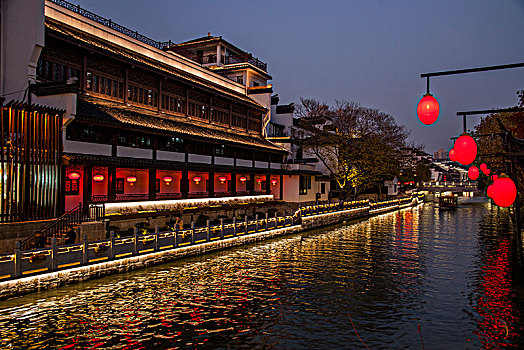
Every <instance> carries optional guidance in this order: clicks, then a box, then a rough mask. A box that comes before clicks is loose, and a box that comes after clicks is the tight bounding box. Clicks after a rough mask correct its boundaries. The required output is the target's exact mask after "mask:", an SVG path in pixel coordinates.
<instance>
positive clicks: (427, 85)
mask: <svg viewBox="0 0 524 350" xmlns="http://www.w3.org/2000/svg"><path fill="white" fill-rule="evenodd" d="M426 90H427V91H426V92H427V93H428V94H429V77H426Z"/></svg>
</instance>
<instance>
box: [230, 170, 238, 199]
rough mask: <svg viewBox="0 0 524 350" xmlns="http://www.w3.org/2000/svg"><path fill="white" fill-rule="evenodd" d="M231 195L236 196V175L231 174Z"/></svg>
mask: <svg viewBox="0 0 524 350" xmlns="http://www.w3.org/2000/svg"><path fill="white" fill-rule="evenodd" d="M231 195H232V196H236V195H237V173H231Z"/></svg>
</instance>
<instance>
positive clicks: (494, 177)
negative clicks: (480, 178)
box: [491, 175, 499, 182]
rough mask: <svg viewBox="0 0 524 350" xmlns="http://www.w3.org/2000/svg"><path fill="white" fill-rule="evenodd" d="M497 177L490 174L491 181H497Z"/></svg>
mask: <svg viewBox="0 0 524 350" xmlns="http://www.w3.org/2000/svg"><path fill="white" fill-rule="evenodd" d="M498 178H499V176H498V175H492V176H491V180H493V182H495V181H497V179H498Z"/></svg>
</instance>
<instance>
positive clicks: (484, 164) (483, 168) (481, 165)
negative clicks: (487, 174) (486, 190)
mask: <svg viewBox="0 0 524 350" xmlns="http://www.w3.org/2000/svg"><path fill="white" fill-rule="evenodd" d="M487 168H488V166H487V165H486V163H482V164H480V170H481V171H482V172H484V171H486V169H487Z"/></svg>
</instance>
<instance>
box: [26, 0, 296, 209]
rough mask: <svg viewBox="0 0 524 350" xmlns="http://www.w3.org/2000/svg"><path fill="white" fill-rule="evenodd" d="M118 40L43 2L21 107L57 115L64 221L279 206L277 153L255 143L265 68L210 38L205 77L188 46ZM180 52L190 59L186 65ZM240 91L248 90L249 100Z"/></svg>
mask: <svg viewBox="0 0 524 350" xmlns="http://www.w3.org/2000/svg"><path fill="white" fill-rule="evenodd" d="M104 21H106V22H104ZM124 29H125V28H123V27H120V26H118V25H116V24H114V23H111V22H109V23H108V22H107V20H105V19H103V18H102V17H99V16H97V15H95V14H92V13H90V12H88V11H86V10H83V9H80V8H78V7H77V6H74V5H71V4H69V3H67V2H65V1H58V0H53V1H46V2H45V47H44V48H43V49H42V52H41V54H40V55H39V59H38V63H37V67H36V84H35V85H33V86H32V89H31V90H32V94H31V98H32V100H33V102H36V103H38V104H43V105H47V106H53V107H57V108H61V109H63V110H65V116H64V118H63V159H64V174H63V177H64V184H63V193H64V209H65V210H69V209H72V208H74V207H75V206H77V205H78V204H79V203H84V204H86V203H110V202H133V201H145V200H147V201H154V200H169V199H181V198H207V197H229V196H243V195H244V196H248V195H257V194H259V195H262V194H263V195H273V198H274V199H282V191H283V188H282V186H281V184H282V178H283V175H284V173H283V170H282V162H283V158H284V156H285V155H286V150H284V149H282V148H281V147H279V146H276V145H274V144H273V143H271V142H269V141H268V140H267V139H266V138H265V137H264V135H263V132H262V130H263V123H264V118H267V116H268V115H269V108H268V107H269V103H267V104H266V105H265V104H264V103H263V101H264V99H263V98H261V96H264V94H266V95H268V96H269V95H270V91H271V86H267V79H270V78H271V77H270V76H269V75H268V74H267V72H266V71H265V70H266V69H267V68H266V67H267V66H266V65H265V64H263V63H262V62H260V61H258V60H256V59H253V58H252V57H251V56H246V55H247V54H245V53H244V55H243V53H242V51H240V50H238V49H236V48H235V49H236V50H237V51H234V47H233V45H231V44H229V43H227V42H225V41H223V40H222V39H220V38H218V39H217V40H215V41H216V42H215V43H214V44H213V45H215V46H214V47H215V51H216V50H221V51H220V52H221V53H223V54H224V57H223V58H222V57H221V55H220V54H219V55H218V57H219V62H218V64H215V65H213V67H211V66H210V64H209V63H210V62H208V61H209V56H208V55H207V56H205V57H206V60H207V61H206V62H204V61H203V59H200V58H202V57H204V56H202V55H201V53H202V52H204V54H207V51H205V50H207V49H203V48H202V46H199V45H200V44H201V43H199V42H198V40H197V41H193V42H192V44H191V45H183V44H179V45H174V44H173V43H171V42H166V43H161V42H156V41H152V40H151V39H148V38H145V37H142V36H140V35H139V34H137V33H136V34H135V32H130V31H126V30H124ZM206 45H207V44H206ZM175 48H176V49H175ZM182 48H183V53H184V54H181V53H180V52H182V51H181V50H182ZM217 48H218V49H217ZM190 50H194V51H195V54H197V55H195V56H194V57H188V54H187V53H188V52H190ZM242 55H243V56H242ZM188 58H190V59H188ZM244 58H245V62H244V61H242V59H244ZM222 60H223V61H222ZM233 61H234V62H233ZM226 62H230V63H229V64H225V63H226ZM219 68H221V69H219ZM226 72H227V73H226ZM230 74H233V75H230ZM237 75H242V76H244V77H245V80H244V81H239V80H238V79H236V78H235V77H236V76H237ZM248 82H249V83H251V84H252V85H255V82H256V84H257V85H258V86H254V87H255V88H257V87H258V88H259V89H258V90H257V89H255V90H256V92H255V93H253V94H252V93H250V92H249V91H250V89H248V87H246V83H248ZM253 96H256V98H252V97H253Z"/></svg>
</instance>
